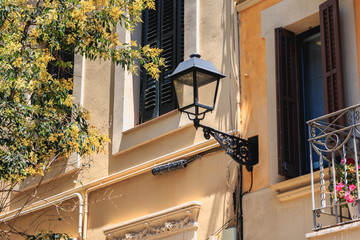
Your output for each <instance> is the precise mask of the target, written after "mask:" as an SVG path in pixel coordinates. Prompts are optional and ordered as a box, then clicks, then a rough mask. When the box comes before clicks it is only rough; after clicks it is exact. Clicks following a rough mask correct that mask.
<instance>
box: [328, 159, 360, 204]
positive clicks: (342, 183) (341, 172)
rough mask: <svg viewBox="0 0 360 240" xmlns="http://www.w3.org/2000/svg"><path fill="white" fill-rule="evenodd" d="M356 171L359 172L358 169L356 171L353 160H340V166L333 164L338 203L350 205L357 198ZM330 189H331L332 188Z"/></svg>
mask: <svg viewBox="0 0 360 240" xmlns="http://www.w3.org/2000/svg"><path fill="white" fill-rule="evenodd" d="M358 168H359V167H358ZM356 171H359V169H358V170H356V166H355V160H354V159H353V158H347V159H346V161H345V160H344V159H342V160H341V162H340V164H335V175H336V183H337V184H336V186H335V190H336V191H335V192H336V196H337V198H338V199H339V201H340V202H347V203H352V202H354V200H356V199H357V198H358V193H357V189H356V185H357V180H356ZM330 187H331V188H332V186H330ZM330 187H329V188H330ZM329 190H333V189H329Z"/></svg>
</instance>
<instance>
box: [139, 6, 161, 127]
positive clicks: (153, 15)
mask: <svg viewBox="0 0 360 240" xmlns="http://www.w3.org/2000/svg"><path fill="white" fill-rule="evenodd" d="M159 3H160V2H159V1H156V2H155V4H156V5H155V6H156V9H157V10H156V11H155V10H149V9H147V10H146V11H144V13H143V22H144V23H143V27H142V45H143V46H145V45H147V44H149V45H150V46H151V47H159V43H158V41H159V39H158V38H159V33H158V30H159V26H158V18H159V17H158V14H157V11H160V9H159V6H160V5H159ZM157 89H158V82H157V81H156V80H155V79H153V78H152V77H151V76H150V75H148V74H146V72H145V70H144V69H142V71H141V101H140V106H141V109H140V113H141V114H140V122H145V121H147V120H149V119H151V118H153V117H155V116H156V115H157V112H156V111H157V109H156V105H157V104H158V103H157Z"/></svg>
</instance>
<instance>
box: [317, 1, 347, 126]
mask: <svg viewBox="0 0 360 240" xmlns="http://www.w3.org/2000/svg"><path fill="white" fill-rule="evenodd" d="M319 10H320V32H321V54H322V74H323V84H324V102H325V113H326V114H327V113H331V112H334V111H337V110H340V109H343V108H344V107H345V101H344V83H343V69H342V55H341V38H340V18H339V2H338V0H328V1H326V2H324V3H323V4H321V5H320V7H319ZM341 121H344V120H341Z"/></svg>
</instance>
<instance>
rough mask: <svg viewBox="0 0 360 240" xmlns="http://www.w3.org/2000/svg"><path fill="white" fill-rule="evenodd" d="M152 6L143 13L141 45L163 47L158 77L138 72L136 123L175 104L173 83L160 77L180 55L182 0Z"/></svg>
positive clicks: (164, 111) (181, 56) (182, 50)
mask: <svg viewBox="0 0 360 240" xmlns="http://www.w3.org/2000/svg"><path fill="white" fill-rule="evenodd" d="M155 3H156V10H146V11H145V12H144V13H143V27H142V45H147V44H150V46H151V47H158V48H161V49H163V52H162V53H161V57H163V58H165V67H162V69H161V74H160V78H159V80H158V81H157V80H155V79H153V78H151V77H150V76H149V75H147V74H146V73H145V72H144V71H142V73H141V93H140V123H143V122H146V121H148V120H150V119H152V118H155V117H158V116H160V115H162V114H165V113H167V112H169V111H171V110H174V109H175V108H176V98H175V94H174V87H173V84H172V82H171V81H169V80H166V79H164V78H165V77H166V76H167V75H169V74H171V73H172V72H173V71H174V70H175V68H176V67H177V65H178V64H179V63H180V62H182V61H183V59H184V0H156V2H155Z"/></svg>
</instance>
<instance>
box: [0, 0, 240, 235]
mask: <svg viewBox="0 0 360 240" xmlns="http://www.w3.org/2000/svg"><path fill="white" fill-rule="evenodd" d="M156 8H157V11H148V12H145V13H144V19H143V20H144V22H143V24H142V26H139V27H138V28H137V29H135V31H134V33H133V34H130V33H128V32H125V31H124V30H123V29H121V28H119V29H117V31H118V32H119V33H120V36H121V37H122V38H123V39H121V41H130V40H137V42H138V43H140V42H141V43H143V44H150V45H151V46H158V47H160V48H163V49H164V51H163V53H162V54H163V55H162V56H163V57H164V58H165V60H166V62H165V64H166V66H165V67H164V69H163V75H162V76H161V77H160V79H159V81H155V80H153V79H151V78H149V77H148V76H146V75H144V74H143V73H142V72H141V71H140V72H139V74H138V76H135V75H131V74H129V73H128V72H127V71H125V70H123V69H122V68H121V66H116V65H114V64H113V63H111V62H97V61H90V60H87V59H85V58H83V57H81V56H75V59H74V83H75V85H74V97H75V99H76V101H78V102H79V103H80V104H81V105H83V106H84V107H85V108H87V109H89V110H90V111H91V113H92V118H93V120H92V121H93V122H94V123H95V124H96V125H97V126H100V127H102V128H103V129H104V131H105V132H106V133H107V134H108V135H109V138H110V139H111V143H110V144H109V147H108V154H101V155H97V156H95V157H93V159H91V160H90V161H89V160H88V159H79V158H78V157H77V156H71V157H70V158H69V159H63V160H59V161H58V162H57V163H56V164H55V165H54V166H53V168H52V170H51V171H50V172H49V173H47V175H46V176H45V179H44V181H43V182H42V183H41V184H40V185H38V178H32V179H27V180H26V181H25V182H24V183H22V184H21V185H20V186H19V189H18V190H19V192H18V193H15V194H14V195H13V196H12V202H11V205H10V208H9V211H8V212H7V213H5V214H3V215H1V221H2V222H6V223H7V224H8V225H11V226H13V227H14V228H15V229H17V230H20V231H24V232H28V233H34V232H41V231H52V232H66V233H69V234H70V235H71V236H72V237H74V238H76V239H104V240H105V239H209V238H213V239H214V238H215V239H216V237H221V236H222V234H227V235H228V236H230V235H234V234H236V230H234V228H233V229H231V228H230V229H228V230H226V231H223V230H224V229H225V228H229V227H232V226H235V225H236V217H235V216H236V214H234V201H233V199H234V197H233V193H234V191H235V189H236V183H237V180H238V171H239V168H238V165H237V164H236V163H235V162H234V161H233V160H231V158H230V157H229V156H228V155H226V154H225V152H224V151H223V150H222V149H220V148H219V145H218V143H217V142H216V141H215V140H214V139H210V140H206V139H205V138H204V136H203V133H202V131H200V130H198V131H196V129H195V128H194V126H193V123H192V121H190V120H189V119H188V117H187V116H186V115H185V114H181V113H180V112H179V111H178V110H176V101H175V95H174V92H173V89H172V86H171V82H170V83H169V82H168V81H167V80H166V79H165V76H166V75H168V74H170V73H171V72H172V71H173V70H174V68H175V67H176V66H177V64H178V63H179V62H181V61H183V60H186V59H188V58H189V56H190V54H192V53H195V52H197V53H199V54H200V55H201V58H202V59H204V60H208V61H211V62H212V63H213V64H214V66H215V67H216V68H217V69H218V71H219V72H222V73H223V74H225V75H226V76H227V77H226V78H224V79H222V80H221V85H220V89H219V93H218V101H217V106H216V109H215V110H214V111H213V112H212V113H208V114H207V115H206V118H205V119H204V120H203V121H202V124H204V125H208V126H211V127H213V128H216V129H219V130H221V131H224V132H228V133H233V134H240V130H239V104H238V102H239V74H238V73H239V49H238V40H239V39H238V37H237V36H238V28H237V13H236V10H235V3H234V2H232V1H203V0H196V1H194V0H159V1H156ZM179 160H182V161H183V162H182V163H183V164H182V165H181V167H182V169H178V170H176V171H170V170H171V169H170V170H169V171H168V172H167V173H166V172H162V174H161V175H154V174H153V173H152V170H153V169H154V168H156V167H159V166H163V165H164V164H169V163H172V162H175V161H179ZM165 168H166V169H169V166H168V165H166V166H165ZM155 173H156V171H155ZM34 191H36V197H35V198H32V199H31V200H30V201H29V202H27V200H28V199H29V198H27V197H26V196H29V195H27V194H32V193H33V192H34ZM34 196H35V195H34ZM24 204H25V207H24V209H22V211H21V213H20V214H17V213H18V210H19V208H20V207H22V206H23V205H24ZM13 239H22V237H16V236H15V235H14V237H13Z"/></svg>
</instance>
